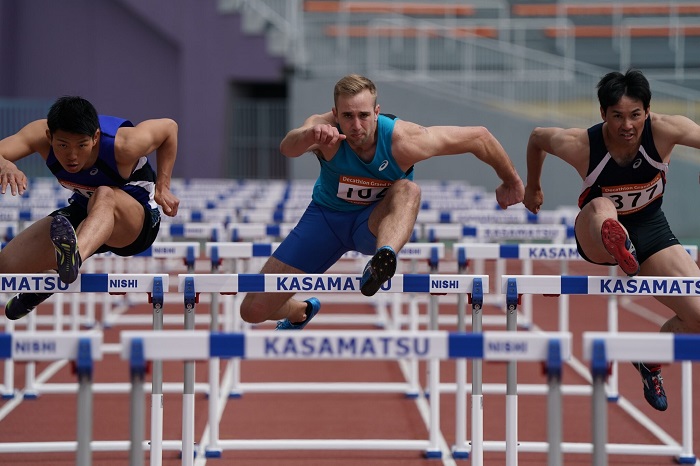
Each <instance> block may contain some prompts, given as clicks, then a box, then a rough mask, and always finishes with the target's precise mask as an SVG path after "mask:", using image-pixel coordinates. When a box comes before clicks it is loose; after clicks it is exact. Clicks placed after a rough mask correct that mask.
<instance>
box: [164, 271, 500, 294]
mask: <svg viewBox="0 0 700 466" xmlns="http://www.w3.org/2000/svg"><path fill="white" fill-rule="evenodd" d="M361 279H362V277H361V276H360V275H352V274H217V275H213V274H179V275H178V291H180V292H185V291H194V292H195V293H243V292H249V293H289V292H291V293H298V292H313V293H328V292H331V293H338V292H344V293H346V292H347V293H350V292H356V291H359V290H360V281H361ZM475 279H479V280H481V285H482V289H484V290H488V289H489V281H488V280H489V277H488V275H442V274H403V275H402V274H396V275H394V276H393V277H392V278H391V279H389V281H387V282H386V283H385V284H384V285H382V288H381V289H380V291H383V292H389V293H434V294H459V293H471V292H472V287H473V284H474V280H475ZM188 283H191V284H192V286H193V287H194V290H190V289H189V288H188V287H187V284H188Z"/></svg>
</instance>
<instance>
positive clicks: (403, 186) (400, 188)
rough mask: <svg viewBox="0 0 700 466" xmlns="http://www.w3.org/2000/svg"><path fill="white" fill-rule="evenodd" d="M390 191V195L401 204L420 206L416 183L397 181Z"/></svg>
mask: <svg viewBox="0 0 700 466" xmlns="http://www.w3.org/2000/svg"><path fill="white" fill-rule="evenodd" d="M392 189H393V193H392V195H393V196H394V197H396V198H397V199H400V201H401V202H402V203H406V204H408V205H410V204H412V203H415V204H420V199H421V189H420V186H418V184H417V183H415V182H413V181H410V180H398V181H396V182H395V183H394V184H393V186H392Z"/></svg>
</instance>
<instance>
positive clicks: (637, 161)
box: [632, 159, 642, 168]
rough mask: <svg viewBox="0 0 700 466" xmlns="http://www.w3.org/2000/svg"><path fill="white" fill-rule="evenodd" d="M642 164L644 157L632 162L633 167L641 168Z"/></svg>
mask: <svg viewBox="0 0 700 466" xmlns="http://www.w3.org/2000/svg"><path fill="white" fill-rule="evenodd" d="M641 164H642V159H637V160H635V161H634V163H633V164H632V168H639V166H640V165H641Z"/></svg>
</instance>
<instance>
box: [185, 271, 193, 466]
mask: <svg viewBox="0 0 700 466" xmlns="http://www.w3.org/2000/svg"><path fill="white" fill-rule="evenodd" d="M195 302H196V292H195V289H194V281H193V280H192V279H187V280H186V283H185V330H190V331H192V330H194V327H195V325H194V324H195ZM194 364H195V363H194V361H193V360H189V361H185V362H184V384H183V393H182V466H192V465H193V464H194V442H195V440H194V377H195V373H194V371H195V365H194Z"/></svg>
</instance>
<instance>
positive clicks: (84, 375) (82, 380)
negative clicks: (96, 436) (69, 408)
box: [74, 339, 92, 466]
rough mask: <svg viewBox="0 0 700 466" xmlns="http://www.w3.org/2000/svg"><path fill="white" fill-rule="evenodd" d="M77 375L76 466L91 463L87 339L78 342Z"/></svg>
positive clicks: (89, 362)
mask: <svg viewBox="0 0 700 466" xmlns="http://www.w3.org/2000/svg"><path fill="white" fill-rule="evenodd" d="M74 368H75V373H76V374H77V375H78V427H77V436H78V437H77V438H78V451H77V457H76V464H77V465H78V466H90V465H92V449H91V446H90V444H91V442H92V351H91V348H90V340H89V339H81V340H80V341H79V342H78V357H77V358H76V361H75V366H74Z"/></svg>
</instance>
